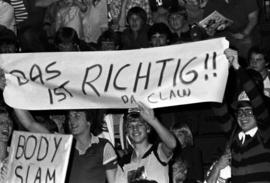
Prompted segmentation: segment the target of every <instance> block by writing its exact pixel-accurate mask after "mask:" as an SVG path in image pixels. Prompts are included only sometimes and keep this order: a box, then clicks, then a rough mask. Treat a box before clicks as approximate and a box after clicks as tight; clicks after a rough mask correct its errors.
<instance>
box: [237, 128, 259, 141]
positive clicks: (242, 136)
mask: <svg viewBox="0 0 270 183" xmlns="http://www.w3.org/2000/svg"><path fill="white" fill-rule="evenodd" d="M257 131H258V127H254V128H252V129H251V130H249V131H247V132H243V131H241V132H239V134H238V138H239V140H240V141H241V142H242V144H244V143H245V140H246V135H250V136H251V137H254V135H255V134H256V132H257Z"/></svg>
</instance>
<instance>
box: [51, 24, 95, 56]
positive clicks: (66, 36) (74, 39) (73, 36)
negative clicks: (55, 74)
mask: <svg viewBox="0 0 270 183" xmlns="http://www.w3.org/2000/svg"><path fill="white" fill-rule="evenodd" d="M54 44H55V48H56V50H57V51H86V50H88V49H89V50H90V47H88V45H86V44H85V43H84V42H83V41H82V40H80V39H79V38H78V35H77V32H76V31H75V30H74V29H72V28H70V27H62V28H60V29H59V30H58V31H57V32H56V35H55V41H54ZM93 49H94V48H93Z"/></svg>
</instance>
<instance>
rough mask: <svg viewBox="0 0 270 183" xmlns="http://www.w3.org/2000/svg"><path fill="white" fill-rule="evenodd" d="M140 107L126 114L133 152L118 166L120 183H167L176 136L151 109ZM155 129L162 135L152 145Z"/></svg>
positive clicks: (128, 134) (127, 131)
mask: <svg viewBox="0 0 270 183" xmlns="http://www.w3.org/2000/svg"><path fill="white" fill-rule="evenodd" d="M138 106H139V108H135V110H134V109H132V110H130V113H129V114H128V115H127V118H126V123H125V129H126V133H127V136H128V139H129V140H130V142H131V144H132V147H133V151H132V152H131V153H130V154H128V155H125V156H124V157H123V158H122V159H121V160H120V161H119V164H120V166H121V169H120V168H119V169H118V174H117V175H118V176H117V180H116V182H117V183H122V182H123V183H126V182H129V183H133V182H136V181H141V180H147V181H155V182H160V183H161V182H162V183H168V182H169V174H168V173H169V172H168V162H169V160H170V158H171V157H172V155H173V149H174V148H175V147H176V140H175V138H174V136H173V135H172V134H171V133H170V131H169V130H167V129H166V128H165V127H164V126H163V125H162V124H161V123H160V122H159V121H158V119H157V118H156V117H155V115H154V112H153V110H152V109H149V108H147V107H146V106H145V105H144V104H142V103H139V104H138ZM152 128H154V130H155V131H156V132H157V134H158V135H159V137H160V139H161V142H158V141H157V140H156V141H155V142H154V143H153V144H152V143H150V141H149V137H150V136H149V135H150V132H151V130H152Z"/></svg>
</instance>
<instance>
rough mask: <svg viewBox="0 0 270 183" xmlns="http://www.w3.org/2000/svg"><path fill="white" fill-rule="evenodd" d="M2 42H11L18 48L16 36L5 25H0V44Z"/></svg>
mask: <svg viewBox="0 0 270 183" xmlns="http://www.w3.org/2000/svg"><path fill="white" fill-rule="evenodd" d="M4 44H12V45H14V46H15V47H16V48H18V41H17V36H16V35H15V33H14V32H13V31H12V30H10V29H8V28H6V27H5V26H3V25H0V46H2V45H4Z"/></svg>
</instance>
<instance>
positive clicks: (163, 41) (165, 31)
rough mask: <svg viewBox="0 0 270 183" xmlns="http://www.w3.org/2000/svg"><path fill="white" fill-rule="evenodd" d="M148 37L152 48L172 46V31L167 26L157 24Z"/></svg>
mask: <svg viewBox="0 0 270 183" xmlns="http://www.w3.org/2000/svg"><path fill="white" fill-rule="evenodd" d="M148 37H149V40H150V44H151V46H152V47H158V46H165V45H168V44H170V41H171V31H170V29H169V27H168V26H167V25H166V24H164V23H155V24H153V25H152V26H151V27H150V29H149V31H148Z"/></svg>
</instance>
